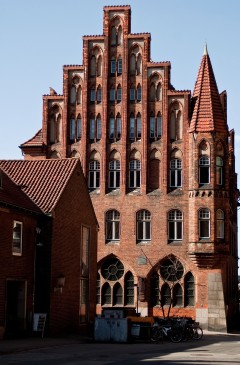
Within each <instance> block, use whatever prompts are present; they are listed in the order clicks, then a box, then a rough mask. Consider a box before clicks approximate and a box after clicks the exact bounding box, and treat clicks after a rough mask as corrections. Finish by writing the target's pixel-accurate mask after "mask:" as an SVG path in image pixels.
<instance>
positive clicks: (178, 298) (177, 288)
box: [173, 283, 183, 307]
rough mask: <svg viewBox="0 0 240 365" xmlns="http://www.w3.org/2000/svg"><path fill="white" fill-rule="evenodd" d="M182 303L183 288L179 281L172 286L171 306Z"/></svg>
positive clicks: (179, 305)
mask: <svg viewBox="0 0 240 365" xmlns="http://www.w3.org/2000/svg"><path fill="white" fill-rule="evenodd" d="M182 305H183V290H182V287H181V285H180V284H179V283H177V284H175V285H174V287H173V307H182Z"/></svg>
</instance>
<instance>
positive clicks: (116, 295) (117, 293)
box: [113, 283, 123, 305]
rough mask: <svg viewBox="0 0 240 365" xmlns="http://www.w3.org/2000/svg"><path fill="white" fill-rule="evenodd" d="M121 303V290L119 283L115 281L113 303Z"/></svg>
mask: <svg viewBox="0 0 240 365" xmlns="http://www.w3.org/2000/svg"><path fill="white" fill-rule="evenodd" d="M122 304H123V290H122V287H121V285H120V284H119V283H116V284H115V285H114V287H113V305H122Z"/></svg>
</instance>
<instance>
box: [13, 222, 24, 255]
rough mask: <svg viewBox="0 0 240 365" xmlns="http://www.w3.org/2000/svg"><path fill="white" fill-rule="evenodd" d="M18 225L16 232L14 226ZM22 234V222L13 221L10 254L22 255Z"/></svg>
mask: <svg viewBox="0 0 240 365" xmlns="http://www.w3.org/2000/svg"><path fill="white" fill-rule="evenodd" d="M17 226H19V227H20V231H19V232H17V230H16V227H17ZM22 235H23V223H22V222H20V221H13V238H12V254H13V255H14V256H21V255H22Z"/></svg>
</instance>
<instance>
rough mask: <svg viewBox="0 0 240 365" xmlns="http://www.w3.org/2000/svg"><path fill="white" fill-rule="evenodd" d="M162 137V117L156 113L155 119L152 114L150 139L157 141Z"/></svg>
mask: <svg viewBox="0 0 240 365" xmlns="http://www.w3.org/2000/svg"><path fill="white" fill-rule="evenodd" d="M161 136H162V117H161V115H160V113H158V115H157V118H155V116H154V115H153V114H152V115H151V116H150V139H152V140H158V139H160V138H161Z"/></svg>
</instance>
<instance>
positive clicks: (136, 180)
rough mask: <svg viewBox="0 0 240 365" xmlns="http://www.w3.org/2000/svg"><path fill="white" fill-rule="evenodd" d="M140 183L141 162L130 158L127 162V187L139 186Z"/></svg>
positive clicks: (134, 187)
mask: <svg viewBox="0 0 240 365" xmlns="http://www.w3.org/2000/svg"><path fill="white" fill-rule="evenodd" d="M140 184H141V162H140V161H139V160H131V161H130V163H129V188H131V189H136V188H140Z"/></svg>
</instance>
